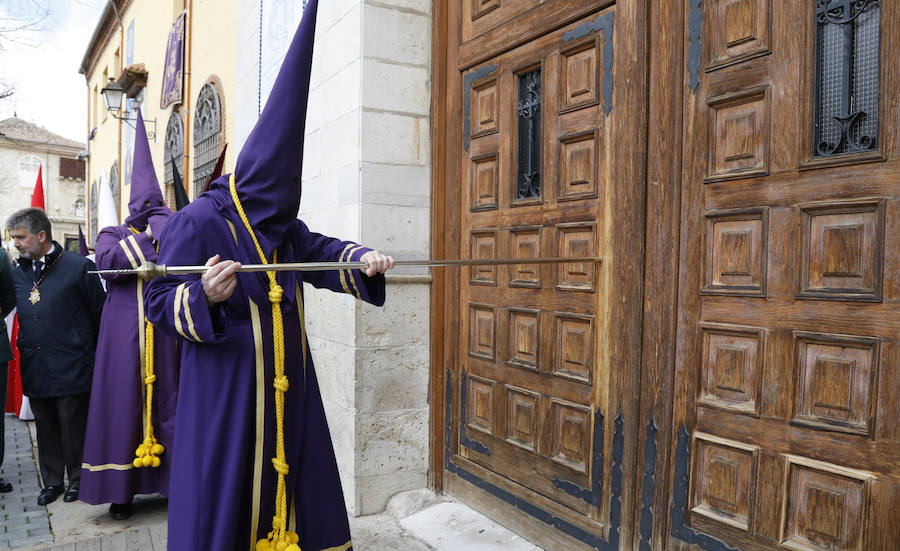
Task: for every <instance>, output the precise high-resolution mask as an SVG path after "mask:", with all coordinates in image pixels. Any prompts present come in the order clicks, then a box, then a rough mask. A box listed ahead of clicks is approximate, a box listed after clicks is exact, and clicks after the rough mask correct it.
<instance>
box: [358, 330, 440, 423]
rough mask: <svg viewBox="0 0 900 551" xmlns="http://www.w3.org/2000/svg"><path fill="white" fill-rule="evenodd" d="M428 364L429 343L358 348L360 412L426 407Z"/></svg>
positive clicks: (362, 413)
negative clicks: (399, 346)
mask: <svg viewBox="0 0 900 551" xmlns="http://www.w3.org/2000/svg"><path fill="white" fill-rule="evenodd" d="M428 365H429V347H428V346H427V345H424V346H410V347H402V348H360V349H357V350H356V372H357V378H356V400H355V403H356V410H357V412H358V413H359V414H360V415H365V414H366V413H376V412H389V411H395V410H407V409H423V408H427V407H428Z"/></svg>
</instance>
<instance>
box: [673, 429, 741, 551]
mask: <svg viewBox="0 0 900 551" xmlns="http://www.w3.org/2000/svg"><path fill="white" fill-rule="evenodd" d="M690 442H691V435H690V433H688V431H687V427H686V426H685V425H681V429H679V430H678V447H677V448H676V449H675V485H674V488H673V496H672V499H673V501H674V505H673V507H672V535H673V536H675V537H676V538H678V539H680V540H681V541H684V542H686V543H692V544H694V545H697V546H699V547H700V548H701V549H704V550H705V551H738V550H737V549H734V548H733V547H729V546H727V545H726V544H725V543H724V542H722V541H719V540H717V539H715V538H713V537H711V536H707V535H706V534H701V533H700V532H697V531H695V530H693V529H691V528H690V527H688V526H686V525H685V523H684V519H685V515H686V514H687V494H688V466H689V465H690V463H691V457H690V455H691V452H690Z"/></svg>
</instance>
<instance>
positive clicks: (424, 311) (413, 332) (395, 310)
mask: <svg viewBox="0 0 900 551" xmlns="http://www.w3.org/2000/svg"><path fill="white" fill-rule="evenodd" d="M430 289H431V286H430V285H423V284H418V283H403V284H388V286H387V297H386V299H385V303H384V306H381V307H375V306H372V305H370V304H361V305H360V306H359V310H358V317H357V323H356V326H357V330H356V331H357V341H356V342H357V344H358V345H359V346H361V347H375V348H385V347H416V346H428V343H429V335H430V334H429V325H430V317H429V304H430Z"/></svg>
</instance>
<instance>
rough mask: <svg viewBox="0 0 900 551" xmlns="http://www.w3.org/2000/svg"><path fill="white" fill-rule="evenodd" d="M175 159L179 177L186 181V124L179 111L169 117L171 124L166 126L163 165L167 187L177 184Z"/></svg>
mask: <svg viewBox="0 0 900 551" xmlns="http://www.w3.org/2000/svg"><path fill="white" fill-rule="evenodd" d="M173 159H174V160H175V166H177V167H178V171H179V176H181V177H182V179H184V175H183V174H182V173H181V171H182V170H183V167H184V123H183V122H182V121H181V114H180V113H178V112H177V111H174V112H173V113H172V115H171V116H169V123H168V124H167V125H166V145H165V149H164V152H163V163H164V164H165V169H164V170H163V174H164V177H165V184H166V186H169V185H171V184H173V183H174V182H175V177H174V175H173V174H172V160H173Z"/></svg>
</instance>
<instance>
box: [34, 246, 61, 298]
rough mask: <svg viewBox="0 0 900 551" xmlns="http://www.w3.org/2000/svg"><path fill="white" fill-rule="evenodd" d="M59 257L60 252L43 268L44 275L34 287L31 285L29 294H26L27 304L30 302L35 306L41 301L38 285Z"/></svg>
mask: <svg viewBox="0 0 900 551" xmlns="http://www.w3.org/2000/svg"><path fill="white" fill-rule="evenodd" d="M61 256H62V252H61V251H60V253H59V254H58V255H56V258H54V259H53V262H50V263H49V264H47V265H46V266H44V273H43V274H41V277H40V278H39V279H38V280H37V281H35V282H34V285H32V287H31V293H29V294H28V302H30V303H31V304H37V303H38V302H40V301H41V291H40V289H38V285H40V284H41V282H42V281H44V278H45V277H47V274H49V273H50V270H51V269H52V268H53V266H55V265H56V262H57V261H58V260H59V257H61Z"/></svg>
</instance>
